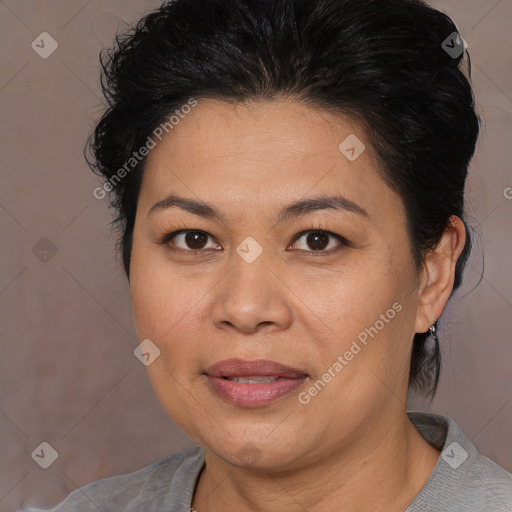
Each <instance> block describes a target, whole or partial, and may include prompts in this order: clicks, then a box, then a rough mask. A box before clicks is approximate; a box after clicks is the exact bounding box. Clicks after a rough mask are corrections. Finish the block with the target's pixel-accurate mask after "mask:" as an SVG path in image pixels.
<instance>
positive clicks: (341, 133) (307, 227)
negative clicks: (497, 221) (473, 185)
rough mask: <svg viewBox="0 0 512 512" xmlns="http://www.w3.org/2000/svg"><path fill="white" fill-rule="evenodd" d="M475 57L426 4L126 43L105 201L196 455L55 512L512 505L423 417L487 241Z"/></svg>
mask: <svg viewBox="0 0 512 512" xmlns="http://www.w3.org/2000/svg"><path fill="white" fill-rule="evenodd" d="M464 51H465V45H464V41H463V40H462V38H461V37H460V36H459V35H458V33H457V28H456V27H455V25H454V24H453V22H452V21H451V20H450V19H449V18H448V17H447V16H446V15H444V14H442V13H440V12H438V11H437V10H434V9H432V8H431V7H429V6H427V5H426V4H424V3H423V2H421V1H419V0H357V1H356V0H222V1H221V0H200V1H199V0H175V1H173V2H167V3H164V5H162V7H161V8H160V9H158V10H157V11H156V12H154V13H151V14H150V15H148V16H146V17H145V18H143V19H142V20H141V21H140V22H139V24H138V25H137V27H136V29H135V30H134V31H133V32H132V33H130V34H129V35H126V36H123V37H121V38H119V40H118V48H117V49H116V50H115V51H114V52H112V53H111V54H110V58H109V59H107V61H104V62H103V67H104V73H105V80H104V82H103V85H104V93H105V95H106V97H107V98H108V101H109V109H108V111H107V112H106V113H105V115H104V116H103V118H102V119H101V121H100V123H99V124H98V126H97V128H96V130H95V133H94V136H93V138H92V139H91V148H92V150H93V159H92V160H91V164H92V166H93V167H94V168H95V169H96V170H97V171H98V172H99V173H101V174H102V175H103V176H104V177H105V183H104V185H103V186H102V187H98V189H96V190H95V195H96V197H102V196H105V195H106V193H107V192H108V193H110V194H111V197H112V203H113V205H114V207H115V208H116V209H117V212H118V217H117V221H118V225H119V228H120V232H121V237H120V249H121V253H122V260H123V265H124V270H125V272H126V275H127V277H128V279H129V283H130V292H131V297H132V302H133V310H134V319H135V324H136V329H137V334H138V338H139V341H140V342H141V344H140V347H139V350H138V356H139V357H140V359H141V360H142V361H143V362H144V364H146V365H147V369H148V372H149V377H150V380H151V382H152V385H153V387H154V390H155V392H156V394H157V396H158V398H159V400H160V402H161V404H162V406H163V407H164V409H165V410H166V411H167V412H168V414H169V415H170V416H171V417H172V418H173V419H174V420H175V421H176V423H177V424H178V425H179V426H180V427H181V428H182V429H183V430H184V431H185V432H186V433H187V434H188V435H189V436H190V437H191V438H192V439H194V440H195V441H196V442H197V445H198V446H197V447H194V448H191V449H188V450H186V451H183V452H181V453H179V454H176V455H173V456H172V457H168V458H166V459H163V460H161V461H159V462H156V463H155V464H152V465H150V466H148V467H146V468H143V469H141V470H139V471H136V472H134V473H131V474H128V475H121V476H115V477H111V478H107V479H103V480H99V481H97V482H94V483H92V484H88V485H86V486H84V487H82V488H81V489H78V490H77V491H75V492H73V493H72V494H70V495H69V496H68V497H67V499H66V500H65V501H64V502H63V503H61V504H60V505H59V506H57V507H56V508H54V509H53V510H54V511H55V512H64V511H72V510H73V511H82V510H91V511H92V510H104V511H117V510H119V511H121V510H122V511H135V510H144V511H168V512H170V511H185V510H197V511H199V512H213V511H223V512H230V511H235V510H236V511H245V510H247V511H249V510H251V511H268V510H272V511H273V512H280V511H286V512H289V511H303V510H307V511H309V512H313V511H315V512H316V511H318V512H320V511H333V510H350V511H363V510H372V511H374V512H376V511H386V512H389V511H404V510H405V511H407V512H420V511H429V512H432V511H448V510H449V511H451V512H457V511H460V512H462V511H465V512H466V511H468V510H471V511H472V512H476V511H484V510H485V511H488V510H493V511H506V510H512V499H511V496H510V488H511V483H512V476H511V475H510V474H509V473H508V472H506V471H505V470H504V469H503V468H501V467H499V466H498V465H496V464H495V463H493V462H492V461H490V460H489V459H487V458H486V457H483V456H482V455H480V454H479V453H478V452H477V450H476V449H475V447H474V446H473V444H472V443H471V442H470V441H469V440H468V439H467V438H466V437H465V436H464V434H463V433H462V432H461V431H460V430H459V428H458V427H457V425H456V424H455V423H454V422H453V420H451V419H449V418H446V417H444V416H440V415H434V414H427V413H407V412H406V399H407V394H408V391H409V390H410V389H416V390H419V391H423V392H425V393H426V394H430V395H433V393H434V392H435V389H436V385H437V380H438V377H439V369H440V351H439V343H438V341H439V340H438V339H437V334H436V325H437V319H438V318H439V317H440V316H441V315H442V312H443V310H444V308H445V306H446V303H447V301H448V299H449V298H450V296H451V294H452V293H453V291H454V290H455V289H456V288H457V287H458V286H459V285H460V283H461V279H462V272H463V268H464V264H465V262H466V260H467V257H468V254H469V251H470V247H471V243H470V235H469V232H468V231H467V230H466V226H465V222H464V215H463V208H464V183H465V180H466V176H467V170H468V166H469V163H470V161H471V158H472V156H473V153H474V150H475V144H476V140H477V137H478V132H479V122H478V117H477V115H476V113H475V105H474V98H473V94H472V90H471V86H470V84H469V82H468V79H467V78H466V76H465V74H464V73H463V71H462V69H461V67H462V61H463V57H464Z"/></svg>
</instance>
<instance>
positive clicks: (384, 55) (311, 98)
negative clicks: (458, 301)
mask: <svg viewBox="0 0 512 512" xmlns="http://www.w3.org/2000/svg"><path fill="white" fill-rule="evenodd" d="M455 32H457V28H456V26H455V24H454V23H453V21H452V20H451V19H450V18H449V17H448V16H447V15H445V14H443V13H441V12H439V11H437V10H435V9H433V8H432V7H430V6H428V5H427V4H426V3H424V2H423V1H420V0H174V1H167V2H164V3H163V4H162V6H161V7H160V8H159V9H158V10H156V11H155V12H152V13H150V14H149V15H147V16H145V17H144V18H142V19H141V20H140V21H139V22H138V24H137V26H136V27H135V28H134V29H133V30H131V31H129V32H128V33H125V34H122V35H118V36H117V39H116V42H117V44H116V47H115V48H114V49H113V50H110V51H107V52H106V53H105V54H103V55H102V58H101V64H102V68H103V75H102V89H103V93H104V95H105V96H106V98H107V101H108V109H107V111H106V112H105V114H104V115H103V117H102V119H101V120H100V122H99V123H98V125H97V127H96V129H95V131H94V133H93V135H92V136H91V138H90V140H89V146H88V147H89V149H90V150H91V152H92V158H91V157H90V156H89V163H90V165H91V167H92V168H93V169H94V170H95V171H96V172H98V173H100V174H101V175H103V176H104V177H105V178H106V180H112V178H113V177H115V175H116V174H117V177H118V178H119V174H118V172H119V170H120V169H121V168H123V166H125V170H126V162H127V161H129V160H130V158H132V154H133V152H134V151H137V150H138V149H139V148H140V147H142V146H143V145H144V144H145V142H146V141H147V140H148V137H149V136H150V135H151V134H152V133H153V131H154V130H155V128H156V127H158V126H159V125H160V124H161V123H163V122H165V120H166V119H167V118H168V117H169V115H171V114H172V113H173V112H175V111H176V110H178V111H179V110H180V108H181V107H182V106H183V105H185V104H187V103H188V102H189V101H190V98H195V99H197V100H200V98H206V97H208V98H216V99H219V100H223V101H227V102H234V103H236V102H242V101H245V100H252V99H256V100H270V101H271V100H273V99H276V98H278V97H287V98H292V99H294V100H296V101H299V102H303V103H304V104H307V105H309V106H312V107H314V108H319V109H325V110H328V111H331V112H335V113H340V114H343V115H348V116H351V117H352V118H354V119H357V120H359V121H360V122H361V123H363V126H364V127H365V129H366V135H367V138H368V141H369V143H370V144H371V145H372V146H373V147H374V149H375V150H376V152H377V154H378V155H379V158H380V161H381V166H380V167H381V168H380V169H379V170H378V172H379V173H380V174H381V176H382V177H383V179H384V180H385V181H386V182H387V184H388V185H389V186H390V187H391V188H392V189H393V190H395V191H396V192H397V193H398V194H399V195H400V197H401V198H402V200H403V203H404V205H405V208H406V212H407V222H408V225H407V229H408V232H409V238H410V245H411V252H412V254H413V257H414V261H415V263H416V266H417V269H418V270H419V269H420V268H421V266H422V264H423V262H424V257H425V255H426V253H427V252H428V251H429V250H432V249H433V248H434V247H435V246H436V244H437V243H438V242H439V240H440V238H441V236H442V234H443V232H444V231H445V229H446V228H447V226H448V223H449V219H450V216H452V215H457V216H458V217H459V218H461V219H462V220H463V221H464V216H463V208H464V184H465V180H466V176H467V171H468V166H469V163H470V161H471V158H472V156H473V154H474V151H475V145H476V141H477V138H478V133H479V118H478V116H477V114H476V113H475V104H474V98H473V94H472V89H471V85H470V83H469V82H468V79H467V78H466V74H465V73H464V72H463V70H462V69H461V68H462V65H461V62H463V57H464V55H466V56H467V68H468V75H469V76H470V74H471V62H470V60H469V55H467V52H463V51H462V50H463V48H462V50H461V51H460V52H453V51H451V52H450V51H447V50H449V49H450V48H455V50H456V49H457V47H456V46H455V40H454V37H455V36H454V35H453V34H454V33H455ZM450 36H451V39H449V38H450ZM447 40H448V41H449V43H448V48H447V46H446V41H447ZM459 42H460V39H459ZM145 162H146V158H142V159H141V160H140V161H138V162H137V163H136V165H134V166H133V169H131V170H129V172H125V173H123V176H124V177H123V179H122V180H119V179H117V181H116V182H115V183H113V181H111V182H110V183H111V184H112V183H113V185H115V186H110V187H109V188H108V190H109V191H110V193H111V196H110V200H111V206H112V207H114V209H115V210H116V212H117V216H116V218H115V220H114V223H115V224H116V226H117V227H118V228H119V232H120V236H119V240H118V248H119V249H120V251H119V253H120V254H121V256H122V264H123V267H124V271H125V273H126V276H127V277H128V279H129V277H130V255H131V248H132V235H133V228H134V223H135V214H136V208H137V199H138V195H139V190H140V185H141V179H142V173H143V170H144V165H145ZM466 227H467V226H466ZM470 249H471V237H470V236H469V232H467V238H466V245H465V248H464V251H463V253H462V255H461V256H460V258H459V260H458V262H457V265H456V270H455V283H454V290H455V289H457V288H458V287H459V285H460V284H461V280H462V273H463V269H464V266H465V263H466V260H467V258H468V255H469V252H470ZM452 293H453V292H452ZM427 339H428V333H417V334H416V335H415V336H414V341H413V350H412V357H411V367H410V377H409V382H410V386H411V387H412V388H416V389H418V390H422V391H424V392H425V393H430V394H433V393H435V389H436V386H437V382H438V378H439V369H440V349H439V346H438V344H437V343H436V344H435V346H434V347H433V349H430V348H428V344H427Z"/></svg>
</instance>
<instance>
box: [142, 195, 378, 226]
mask: <svg viewBox="0 0 512 512" xmlns="http://www.w3.org/2000/svg"><path fill="white" fill-rule="evenodd" d="M173 206H177V207H178V208H181V209H183V210H185V211H187V212H190V213H193V214H194V215H198V216H200V217H204V218H206V219H214V220H219V221H221V222H226V217H225V215H224V214H223V213H222V212H220V211H219V210H218V209H217V208H215V207H214V206H212V205H210V204H208V203H205V202H204V201H197V200H194V199H189V198H185V197H181V196H178V195H176V194H170V195H169V196H167V197H165V198H164V199H162V200H160V201H157V202H156V203H155V204H153V206H152V207H151V208H150V209H149V211H148V217H149V216H151V215H152V214H154V213H156V212H158V211H162V210H166V209H168V208H171V207H173ZM319 210H342V211H346V212H350V213H356V214H358V215H361V216H362V217H366V218H368V219H370V215H369V214H368V212H367V211H366V210H365V209H364V208H363V207H362V206H359V205H358V204H356V203H354V202H353V201H350V200H349V199H347V198H346V197H343V196H340V195H334V196H325V195H322V196H317V197H311V198H308V199H303V200H301V201H297V202H295V203H292V204H290V205H288V206H286V207H284V208H283V209H282V210H281V211H280V212H279V215H278V220H277V221H278V222H283V221H285V220H288V219H290V218H293V217H300V216H303V215H307V214H308V213H312V212H314V211H319Z"/></svg>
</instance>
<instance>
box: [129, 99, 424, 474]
mask: <svg viewBox="0 0 512 512" xmlns="http://www.w3.org/2000/svg"><path fill="white" fill-rule="evenodd" d="M350 135H352V136H354V135H355V136H356V137H357V138H358V139H359V140H360V141H361V142H362V143H363V144H365V150H364V151H363V152H362V153H361V154H360V155H359V156H358V157H357V158H355V159H354V156H357V150H358V149H359V148H360V147H362V146H357V145H356V146H354V145H353V144H354V143H353V142H352V145H351V144H350V141H351V140H353V139H349V142H347V143H346V145H347V147H348V150H347V148H346V147H345V146H344V145H342V149H341V150H340V148H339V146H340V144H341V143H342V142H343V141H344V140H345V139H347V137H348V136H350ZM350 147H355V149H356V152H355V153H353V152H352V151H350ZM343 148H345V150H344V149H343ZM349 157H350V158H349ZM378 165H379V163H378V160H377V158H376V156H375V154H374V153H373V150H372V148H371V145H370V143H369V142H368V140H367V138H366V136H365V133H364V131H363V130H362V129H361V127H360V126H359V125H358V124H356V123H355V122H354V121H352V120H350V119H348V118H341V117H340V116H337V115H334V114H331V113H327V112H324V111H319V110H316V109H312V108H310V107H308V106H305V105H302V104H299V103H296V102H293V101H291V100H290V101H285V100H283V101H274V102H254V103H247V104H237V105H232V104H228V103H225V102H221V101H217V100H213V99H203V100H199V101H198V104H197V106H196V107H195V108H193V109H192V110H191V112H190V113H189V114H188V115H186V116H184V117H183V119H181V120H180V122H179V124H177V125H176V126H174V128H173V130H172V131H170V133H169V134H168V135H166V137H165V138H163V139H162V141H161V142H159V143H158V144H157V146H156V147H155V148H154V149H152V150H151V151H150V154H149V156H148V160H147V166H146V169H145V171H144V176H143V182H142V187H141V191H140V196H139V200H138V207H137V216H136V222H135V228H134V235H133V249H132V262H131V270H130V290H131V296H132V302H133V308H134V319H135V324H136V329H137V334H138V337H139V340H140V341H142V340H144V339H150V340H151V341H152V343H154V344H155V345H156V346H157V347H158V349H159V350H160V355H159V357H157V358H156V359H155V360H154V362H153V363H152V364H150V365H149V366H148V367H147V369H148V372H149V377H150V380H151V383H152V385H153V387H154V390H155V392H156V394H157V397H158V399H159V400H160V402H161V404H162V406H163V407H164V409H165V410H166V411H167V413H168V414H169V415H170V416H171V417H172V418H173V419H174V420H175V421H176V423H177V424H178V425H179V426H180V427H181V428H182V429H183V430H184V431H185V432H186V433H187V434H188V435H189V436H190V437H191V438H193V439H194V440H196V442H197V443H198V444H199V445H201V446H202V447H203V448H205V449H207V450H211V451H212V452H213V453H214V454H215V455H217V456H218V457H220V458H222V459H223V460H224V461H226V462H228V463H229V464H233V465H236V466H239V467H240V466H250V465H252V466H258V467H261V468H278V467H279V468H292V467H297V466H299V465H301V464H311V463H313V462H314V461H315V460H320V459H323V458H326V457H329V456H333V455H335V454H336V453H337V452H338V451H340V450H348V449H351V448H350V447H354V448H353V449H356V448H355V447H356V446H358V443H357V441H359V440H364V439H365V438H368V439H369V438H370V437H371V436H370V433H372V432H375V429H376V428H379V429H383V431H385V429H386V428H388V427H389V425H390V423H391V422H393V421H396V419H397V418H398V417H402V416H401V415H403V411H404V409H405V404H404V401H405V399H406V393H407V377H408V375H407V372H408V367H409V360H410V349H411V342H412V337H413V335H414V332H415V320H416V316H417V310H418V294H417V293H416V292H415V290H416V288H415V287H416V272H415V268H414V264H413V259H412V255H411V250H410V244H409V239H408V236H407V231H406V216H405V211H404V207H403V204H402V201H401V200H400V198H399V196H397V194H396V193H395V192H393V191H392V190H391V189H390V188H389V187H388V186H387V185H386V184H385V182H384V181H383V180H382V178H381V177H380V176H379V173H378V170H377V169H378ZM171 195H173V196H174V197H173V200H172V201H171V200H167V201H165V200H166V199H169V196H171ZM176 198H181V199H185V200H187V201H189V202H188V203H187V202H184V201H181V202H180V201H178V200H176ZM313 200H315V201H313ZM193 202H195V203H193ZM197 203H201V204H197ZM299 203H300V204H299ZM293 205H295V206H293ZM176 232H178V233H176ZM227 359H241V360H244V361H249V362H254V361H257V360H260V361H261V360H270V361H273V362H277V363H279V364H281V365H286V366H288V367H292V368H294V369H296V370H298V371H297V374H295V375H294V376H293V375H290V374H288V375H286V372H284V373H283V375H282V376H281V378H280V379H279V380H278V381H275V382H273V383H272V382H267V383H258V384H255V383H243V382H242V383H238V384H237V383H235V382H233V381H229V382H228V381H227V380H226V379H223V378H222V374H223V373H224V374H226V373H229V372H230V371H231V370H233V367H231V366H230V367H229V368H228V369H226V368H223V369H221V370H219V371H220V376H218V377H217V378H215V377H214V376H212V375H211V374H212V373H213V371H211V370H209V369H210V368H211V366H212V365H214V364H215V363H218V362H221V361H224V360H227ZM234 368H235V369H234V370H233V371H231V376H232V375H233V374H235V375H236V372H237V371H239V372H240V373H242V370H240V368H239V367H234ZM258 368H260V369H261V368H263V369H264V370H265V371H266V372H267V373H266V375H269V374H271V373H272V372H273V371H274V370H275V368H274V367H266V366H265V367H258ZM230 369H231V370H230ZM246 369H247V368H246ZM252 370H254V371H253V373H250V371H252ZM248 372H249V374H250V375H258V372H257V371H256V369H254V368H250V369H249V370H248ZM208 373H210V375H208ZM259 373H264V372H259ZM299 374H300V375H299ZM247 375H248V373H247V372H245V376H247ZM286 377H288V378H286ZM221 381H222V382H221ZM215 383H217V384H215ZM251 386H253V387H252V388H251ZM216 389H223V390H224V394H223V393H222V392H219V391H218V390H216ZM269 395H270V396H272V397H274V398H273V399H270V398H269Z"/></svg>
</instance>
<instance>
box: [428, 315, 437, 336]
mask: <svg viewBox="0 0 512 512" xmlns="http://www.w3.org/2000/svg"><path fill="white" fill-rule="evenodd" d="M436 331H437V318H436V319H435V320H434V323H433V324H432V325H431V326H430V327H429V329H428V333H429V335H430V336H432V338H434V340H435V341H439V340H438V338H437V332H436Z"/></svg>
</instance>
